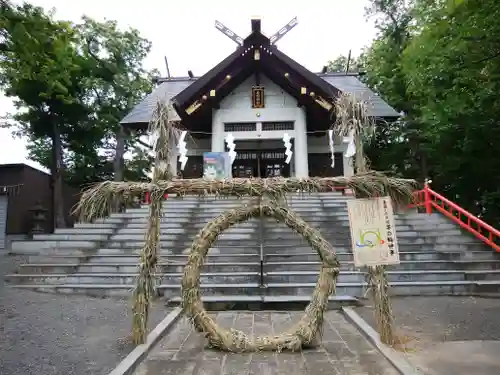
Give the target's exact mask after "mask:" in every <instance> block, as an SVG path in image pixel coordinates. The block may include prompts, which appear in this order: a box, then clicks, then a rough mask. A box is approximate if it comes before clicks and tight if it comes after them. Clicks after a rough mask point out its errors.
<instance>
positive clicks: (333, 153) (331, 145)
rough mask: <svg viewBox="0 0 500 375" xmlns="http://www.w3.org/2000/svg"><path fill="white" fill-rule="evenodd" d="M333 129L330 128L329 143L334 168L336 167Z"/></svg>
mask: <svg viewBox="0 0 500 375" xmlns="http://www.w3.org/2000/svg"><path fill="white" fill-rule="evenodd" d="M333 141H334V140H333V130H331V129H330V130H328V144H329V145H330V153H331V154H332V168H333V167H335V146H334V143H333Z"/></svg>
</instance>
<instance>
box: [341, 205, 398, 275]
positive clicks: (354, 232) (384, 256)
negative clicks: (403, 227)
mask: <svg viewBox="0 0 500 375" xmlns="http://www.w3.org/2000/svg"><path fill="white" fill-rule="evenodd" d="M347 209H348V212H349V224H350V227H351V238H352V245H353V254H354V264H355V266H356V267H361V266H377V265H389V264H399V252H398V246H397V243H396V232H395V223H394V214H393V210H392V205H391V200H390V198H389V197H383V198H373V199H353V200H350V201H348V202H347Z"/></svg>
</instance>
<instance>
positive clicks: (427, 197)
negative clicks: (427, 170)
mask: <svg viewBox="0 0 500 375" xmlns="http://www.w3.org/2000/svg"><path fill="white" fill-rule="evenodd" d="M429 184H430V180H428V179H427V178H426V179H425V182H424V206H425V213H426V214H428V215H430V214H432V202H431V193H430V191H429Z"/></svg>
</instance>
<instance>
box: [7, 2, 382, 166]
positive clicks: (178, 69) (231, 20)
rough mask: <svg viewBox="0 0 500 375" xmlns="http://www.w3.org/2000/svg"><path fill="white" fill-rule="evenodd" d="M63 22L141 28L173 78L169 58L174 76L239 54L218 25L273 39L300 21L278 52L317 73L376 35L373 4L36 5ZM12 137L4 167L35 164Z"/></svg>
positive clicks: (154, 57) (157, 62) (154, 63)
mask: <svg viewBox="0 0 500 375" xmlns="http://www.w3.org/2000/svg"><path fill="white" fill-rule="evenodd" d="M31 3H32V4H36V5H39V6H42V7H43V8H45V9H47V10H49V9H51V8H55V9H56V14H55V17H56V18H59V19H65V20H71V21H78V20H79V19H80V18H81V16H82V15H84V14H85V15H87V16H89V17H92V18H94V19H97V20H104V19H110V20H116V21H117V22H118V25H119V26H120V27H122V28H127V27H133V28H135V29H137V30H139V32H140V33H141V35H142V36H143V37H145V38H147V39H149V40H150V41H151V42H152V45H153V47H152V50H151V53H150V55H149V56H148V58H147V59H146V61H145V67H146V68H149V69H152V68H157V69H159V70H160V72H161V73H162V75H166V69H165V63H164V56H167V58H168V64H169V69H170V73H171V75H172V76H174V77H175V76H187V71H188V70H192V71H193V73H194V75H196V76H200V75H202V74H203V73H205V72H207V71H208V70H210V69H211V68H212V67H213V66H214V65H216V64H217V63H218V62H219V61H221V60H223V59H224V58H225V57H226V56H227V55H229V54H230V53H232V52H233V51H234V49H235V47H236V44H235V43H234V42H233V41H232V40H230V39H229V38H228V37H226V36H225V35H223V34H222V33H221V32H220V31H218V30H217V29H216V28H215V26H214V23H215V20H218V21H220V22H222V23H223V24H224V25H226V26H227V27H228V28H230V29H231V30H232V31H234V32H235V33H236V34H238V35H239V36H241V37H242V38H245V37H246V36H247V35H248V34H249V33H250V28H251V26H250V19H251V18H252V17H254V16H259V17H260V18H261V19H262V32H263V33H264V34H266V35H268V36H270V35H272V34H274V33H275V32H276V31H278V30H279V29H281V27H283V26H284V25H286V24H287V23H288V22H289V21H290V20H291V19H292V18H294V17H297V18H298V25H297V26H295V28H294V29H293V30H291V31H290V32H289V33H288V34H287V35H286V36H284V37H283V38H282V39H281V40H280V41H279V42H278V43H277V46H278V48H279V49H280V50H281V51H283V52H284V53H286V54H287V55H289V56H290V57H291V58H293V59H294V60H296V61H297V62H299V63H300V64H302V65H303V66H305V67H306V68H308V69H309V70H311V71H313V72H319V71H321V68H322V67H323V66H324V65H325V64H326V62H327V61H328V60H333V59H334V58H336V57H337V56H339V55H347V54H348V52H349V50H352V54H353V56H357V55H358V54H359V53H360V52H361V50H362V48H363V47H365V46H367V45H369V44H370V42H371V40H373V38H374V37H375V28H374V25H373V22H370V21H367V20H366V19H365V12H364V8H365V6H366V5H367V3H368V0H309V1H303V0H302V1H299V0H297V1H296V2H294V1H286V0H272V1H271V0H253V1H248V2H245V1H237V0H236V1H235V0H212V1H206V0H190V1H169V0H141V1H135V0H85V1H75V0H73V1H68V0H32V1H31ZM12 112H14V107H13V105H12V101H11V100H10V99H9V98H6V97H5V96H3V95H1V93H0V116H3V115H5V114H6V113H12ZM10 133H11V131H10V130H7V129H0V146H1V147H0V164H7V163H27V164H29V165H32V166H34V167H37V168H40V166H38V165H36V163H34V162H32V161H29V160H27V158H26V156H27V153H26V148H25V145H26V142H25V140H23V139H14V138H12V137H11V135H10Z"/></svg>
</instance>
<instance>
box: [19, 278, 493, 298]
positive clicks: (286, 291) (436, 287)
mask: <svg viewBox="0 0 500 375" xmlns="http://www.w3.org/2000/svg"><path fill="white" fill-rule="evenodd" d="M389 285H390V287H391V288H390V290H391V295H393V296H413V295H418V296H422V295H426V296H440V295H481V294H486V295H493V294H496V295H498V294H499V292H500V281H496V280H495V281H439V282H392V283H389ZM11 287H13V288H19V289H29V290H36V291H40V292H52V293H54V292H56V293H67V294H68V293H69V294H86V295H91V296H100V297H104V296H130V293H131V286H130V285H126V284H120V285H118V284H117V285H112V284H39V285H37V284H17V285H11ZM314 287H315V284H314V283H296V284H287V283H285V284H280V283H273V284H267V285H266V286H265V287H261V286H260V285H259V284H257V283H252V284H204V285H201V287H200V292H201V294H202V295H203V296H205V297H208V296H214V297H215V296H235V295H245V296H263V295H265V296H266V297H281V298H282V299H287V296H290V297H293V298H295V297H310V296H311V294H312V291H313V289H314ZM366 289H367V285H366V283H338V284H337V288H336V294H338V295H347V296H352V297H359V298H363V297H364V296H365V294H366ZM157 291H158V293H160V294H163V295H164V296H165V297H167V298H169V299H170V298H174V297H179V296H180V285H158V287H157Z"/></svg>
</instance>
